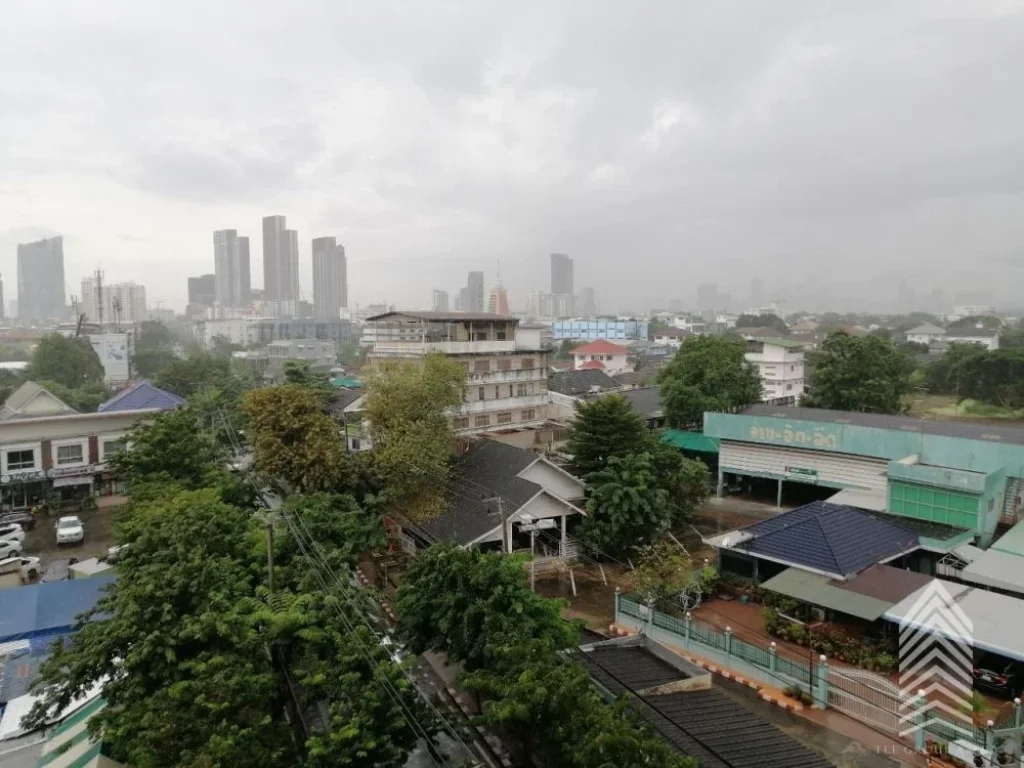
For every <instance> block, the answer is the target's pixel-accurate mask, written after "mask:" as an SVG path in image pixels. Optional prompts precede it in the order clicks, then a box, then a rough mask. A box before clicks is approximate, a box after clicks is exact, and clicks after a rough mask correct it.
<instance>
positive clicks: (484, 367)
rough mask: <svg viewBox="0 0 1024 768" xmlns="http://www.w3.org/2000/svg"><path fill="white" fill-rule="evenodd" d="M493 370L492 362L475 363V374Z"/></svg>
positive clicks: (481, 361) (477, 361)
mask: <svg viewBox="0 0 1024 768" xmlns="http://www.w3.org/2000/svg"><path fill="white" fill-rule="evenodd" d="M490 370H491V361H490V360H474V361H473V372H474V373H487V372H488V371H490Z"/></svg>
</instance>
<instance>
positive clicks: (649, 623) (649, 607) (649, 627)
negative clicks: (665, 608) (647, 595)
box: [647, 600, 654, 636]
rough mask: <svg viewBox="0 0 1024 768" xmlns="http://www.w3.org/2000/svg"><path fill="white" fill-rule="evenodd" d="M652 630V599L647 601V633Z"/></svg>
mask: <svg viewBox="0 0 1024 768" xmlns="http://www.w3.org/2000/svg"><path fill="white" fill-rule="evenodd" d="M653 631H654V601H653V600H648V601H647V635H648V636H650V634H651V632H653Z"/></svg>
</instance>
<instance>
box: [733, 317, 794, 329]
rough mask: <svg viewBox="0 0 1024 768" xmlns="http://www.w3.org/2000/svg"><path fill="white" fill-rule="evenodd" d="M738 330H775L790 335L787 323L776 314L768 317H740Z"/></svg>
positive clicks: (737, 323) (737, 325)
mask: <svg viewBox="0 0 1024 768" xmlns="http://www.w3.org/2000/svg"><path fill="white" fill-rule="evenodd" d="M736 327H737V328H774V329H775V330H776V331H778V332H779V333H782V334H786V333H789V326H788V325H786V321H785V320H783V319H782V318H781V317H779V316H778V315H776V314H773V313H768V314H767V315H740V316H739V317H738V318H736Z"/></svg>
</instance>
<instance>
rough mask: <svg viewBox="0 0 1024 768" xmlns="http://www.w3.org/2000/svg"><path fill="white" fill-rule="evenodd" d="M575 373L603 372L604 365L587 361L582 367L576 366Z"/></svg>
mask: <svg viewBox="0 0 1024 768" xmlns="http://www.w3.org/2000/svg"><path fill="white" fill-rule="evenodd" d="M576 370H577V371H603V370H604V363H602V362H601V361H600V360H588V361H587V362H585V363H584V364H583V365H578V366H576Z"/></svg>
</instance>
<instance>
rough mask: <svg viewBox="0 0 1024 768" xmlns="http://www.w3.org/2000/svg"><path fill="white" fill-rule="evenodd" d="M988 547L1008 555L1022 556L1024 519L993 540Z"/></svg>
mask: <svg viewBox="0 0 1024 768" xmlns="http://www.w3.org/2000/svg"><path fill="white" fill-rule="evenodd" d="M990 549H997V550H999V551H1000V552H1006V553H1007V554H1009V555H1019V556H1020V557H1024V520H1021V521H1020V522H1019V523H1017V524H1016V525H1015V526H1013V528H1011V529H1010V530H1008V531H1007V532H1006V533H1004V534H1003V535H1002V536H1000V537H999V539H998V540H997V541H995V542H994V543H993V544H992V546H991V547H990Z"/></svg>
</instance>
